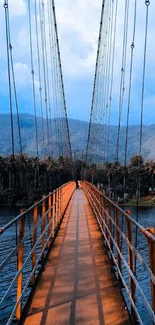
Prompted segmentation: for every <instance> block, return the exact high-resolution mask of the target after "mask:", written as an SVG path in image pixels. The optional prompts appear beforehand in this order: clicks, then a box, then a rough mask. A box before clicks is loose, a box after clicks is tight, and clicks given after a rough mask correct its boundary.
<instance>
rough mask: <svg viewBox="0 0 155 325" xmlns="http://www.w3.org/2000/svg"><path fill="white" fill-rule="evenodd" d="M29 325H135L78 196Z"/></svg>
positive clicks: (30, 310)
mask: <svg viewBox="0 0 155 325" xmlns="http://www.w3.org/2000/svg"><path fill="white" fill-rule="evenodd" d="M25 314H26V315H25V319H23V321H22V324H24V325H45V324H46V325H75V324H80V325H104V324H105V325H108V324H109V325H117V324H121V325H123V324H131V323H130V321H129V317H128V312H127V310H126V309H125V305H124V301H123V298H122V295H121V293H120V291H119V288H118V285H117V283H116V280H115V277H114V275H113V274H112V273H111V266H110V262H109V259H108V257H107V254H106V251H105V249H104V247H103V243H102V239H101V234H100V232H99V230H98V227H97V223H96V220H95V217H94V215H93V213H92V210H91V208H90V206H89V203H88V201H87V199H86V197H85V194H84V193H83V191H82V190H76V191H75V193H74V195H73V198H72V200H71V202H70V204H69V207H68V209H67V212H66V214H65V216H64V219H63V222H62V224H61V227H60V230H59V232H58V235H57V237H56V240H55V242H54V245H53V247H52V249H51V252H50V254H49V257H48V261H47V263H46V266H45V271H44V272H43V274H42V275H41V277H40V279H39V283H38V285H37V288H36V291H35V292H34V295H33V297H32V301H31V303H30V307H29V308H28V311H27V312H26V313H25Z"/></svg>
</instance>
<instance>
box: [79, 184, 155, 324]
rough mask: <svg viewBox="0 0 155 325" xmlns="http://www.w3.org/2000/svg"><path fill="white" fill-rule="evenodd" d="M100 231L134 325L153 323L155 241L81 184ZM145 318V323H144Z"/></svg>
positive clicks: (91, 187) (125, 214) (149, 232)
mask: <svg viewBox="0 0 155 325" xmlns="http://www.w3.org/2000/svg"><path fill="white" fill-rule="evenodd" d="M80 186H81V187H82V189H83V190H84V192H85V194H86V196H87V198H88V200H89V203H90V205H91V207H92V209H93V211H94V214H95V216H96V219H97V221H98V224H99V227H100V229H101V231H102V234H103V238H104V242H105V246H106V247H107V251H108V254H109V257H110V258H111V262H112V265H113V267H112V269H113V270H114V271H115V275H116V276H117V279H118V280H120V281H118V282H119V283H121V287H123V293H124V297H125V300H126V302H127V305H128V309H129V311H130V313H131V316H132V319H133V322H134V323H137V321H138V323H139V324H146V320H147V324H152V323H155V314H154V313H155V237H154V235H153V230H152V229H151V228H150V229H145V228H144V227H142V226H141V225H140V224H139V223H138V222H136V220H135V219H134V217H133V218H132V217H131V211H130V210H127V211H123V210H122V209H121V208H120V207H119V206H118V205H117V204H115V203H114V202H113V201H111V200H110V199H109V198H108V197H106V196H105V195H104V194H103V193H101V192H100V191H99V190H98V189H97V188H96V187H95V186H94V185H92V184H90V183H88V182H85V181H84V182H80ZM144 315H145V320H144V319H143V317H144Z"/></svg>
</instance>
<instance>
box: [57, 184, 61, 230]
mask: <svg viewBox="0 0 155 325" xmlns="http://www.w3.org/2000/svg"><path fill="white" fill-rule="evenodd" d="M57 209H58V213H57V220H58V224H59V222H60V188H58V207H57Z"/></svg>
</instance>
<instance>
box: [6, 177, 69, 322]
mask: <svg viewBox="0 0 155 325" xmlns="http://www.w3.org/2000/svg"><path fill="white" fill-rule="evenodd" d="M74 190H75V182H69V183H67V184H65V185H63V186H61V187H60V188H58V189H56V190H55V191H53V192H52V193H49V195H48V196H43V198H42V199H41V200H40V201H39V202H35V203H34V205H33V206H31V207H30V208H29V209H27V210H25V211H24V210H22V211H21V213H20V214H19V215H18V216H17V217H15V218H14V219H13V220H11V221H10V222H9V223H8V224H6V225H5V226H4V227H3V228H0V244H1V254H0V256H1V258H0V262H1V263H0V279H1V287H2V290H1V294H0V311H1V315H2V311H3V314H6V320H5V322H4V324H7V325H9V324H11V323H12V320H14V319H15V320H19V319H20V317H21V312H22V307H23V305H25V303H26V301H27V298H28V296H29V294H30V292H31V289H32V287H33V284H34V283H35V281H36V278H37V276H38V275H39V271H40V269H41V268H42V267H43V264H44V261H45V257H46V256H47V253H48V250H49V248H50V246H51V243H52V241H53V239H54V237H55V234H56V232H57V229H58V227H59V224H60V222H61V219H62V217H63V215H64V212H65V210H66V208H67V206H68V203H69V201H70V199H71V196H72V194H73V192H74ZM2 252H3V254H2ZM3 283H4V286H3ZM2 324H3V323H2Z"/></svg>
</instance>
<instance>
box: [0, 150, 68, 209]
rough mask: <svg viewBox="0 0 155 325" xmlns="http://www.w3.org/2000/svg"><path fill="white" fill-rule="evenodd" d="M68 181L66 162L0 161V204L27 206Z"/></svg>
mask: <svg viewBox="0 0 155 325" xmlns="http://www.w3.org/2000/svg"><path fill="white" fill-rule="evenodd" d="M71 179H72V172H71V164H70V161H69V159H68V158H63V157H60V158H59V159H58V160H53V159H52V158H51V157H46V158H44V159H42V160H40V159H38V158H29V157H27V156H26V155H23V156H18V155H17V156H14V157H13V156H9V157H6V158H4V157H0V204H1V205H2V204H6V205H7V204H9V205H16V204H17V205H18V204H19V203H22V204H23V205H25V206H26V205H29V204H31V203H32V202H33V201H34V200H38V199H40V198H41V196H42V195H45V194H48V193H49V192H50V191H52V190H54V189H55V188H57V187H58V186H60V185H62V184H64V183H66V182H68V181H70V180H71Z"/></svg>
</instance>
